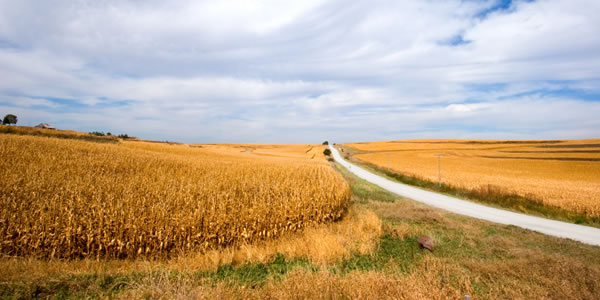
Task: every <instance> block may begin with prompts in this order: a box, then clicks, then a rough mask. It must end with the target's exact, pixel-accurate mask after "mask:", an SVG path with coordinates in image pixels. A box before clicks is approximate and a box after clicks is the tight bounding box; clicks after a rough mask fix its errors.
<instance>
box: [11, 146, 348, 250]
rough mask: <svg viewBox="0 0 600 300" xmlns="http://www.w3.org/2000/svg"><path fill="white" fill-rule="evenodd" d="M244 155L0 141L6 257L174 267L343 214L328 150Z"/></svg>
mask: <svg viewBox="0 0 600 300" xmlns="http://www.w3.org/2000/svg"><path fill="white" fill-rule="evenodd" d="M246 148H247V147H246V146H244V147H241V148H240V147H239V145H195V146H188V145H170V144H164V143H162V144H161V143H147V142H139V141H136V142H128V141H124V142H122V143H120V144H99V143H90V142H84V141H78V140H64V139H54V138H46V137H34V136H20V135H4V134H1V135H0V157H2V160H1V161H0V172H1V173H2V174H3V175H2V180H1V181H0V253H2V254H4V255H10V256H14V255H17V256H34V257H62V258H78V257H107V258H125V257H127V258H132V257H139V256H143V257H167V256H171V255H175V254H178V253H181V252H185V251H189V250H195V251H205V250H209V249H218V248H222V247H226V246H235V245H240V244H243V243H247V242H252V241H257V240H265V239H270V238H273V237H278V236H280V235H282V234H283V233H284V232H294V231H299V230H301V229H303V228H305V227H307V226H308V225H311V224H318V223H325V222H330V221H333V220H337V219H339V218H340V217H341V216H342V215H343V214H344V213H345V212H346V210H347V207H348V205H349V199H350V190H349V187H348V184H347V183H346V182H345V181H344V180H343V178H342V177H341V176H340V175H339V174H338V173H337V172H335V171H334V170H333V169H332V168H331V167H330V165H329V164H328V163H327V162H326V161H325V160H324V159H322V157H321V156H319V153H320V152H322V147H321V146H310V145H308V146H307V145H299V146H296V145H291V146H289V147H288V146H269V145H260V146H257V147H256V149H255V150H254V151H248V150H246ZM255 151H256V153H254V152H255ZM321 155H322V154H321Z"/></svg>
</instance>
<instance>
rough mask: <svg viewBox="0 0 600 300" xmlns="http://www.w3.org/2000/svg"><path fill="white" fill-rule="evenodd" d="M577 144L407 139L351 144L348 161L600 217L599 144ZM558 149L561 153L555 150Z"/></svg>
mask: <svg viewBox="0 0 600 300" xmlns="http://www.w3.org/2000/svg"><path fill="white" fill-rule="evenodd" d="M598 141H599V140H577V141H469V140H407V141H391V142H373V143H354V144H345V146H348V147H351V148H354V149H356V150H358V151H359V153H357V154H355V155H354V158H356V159H359V160H362V161H365V162H368V163H372V164H375V165H377V166H380V167H383V168H387V169H390V170H392V171H394V172H399V173H402V174H405V175H408V176H414V177H419V178H422V179H424V180H428V181H433V182H437V181H438V156H437V155H438V154H440V155H441V174H442V182H443V183H445V184H448V185H451V186H456V187H458V188H464V189H468V190H479V189H484V188H485V187H489V186H492V187H494V188H495V189H498V190H503V191H505V193H516V194H518V195H521V196H523V197H527V198H530V199H533V200H538V201H542V202H543V203H545V204H547V205H551V206H555V207H559V208H562V209H566V210H568V211H572V212H576V213H581V214H584V215H587V216H590V217H594V218H598V217H600V143H598ZM561 149H562V150H561Z"/></svg>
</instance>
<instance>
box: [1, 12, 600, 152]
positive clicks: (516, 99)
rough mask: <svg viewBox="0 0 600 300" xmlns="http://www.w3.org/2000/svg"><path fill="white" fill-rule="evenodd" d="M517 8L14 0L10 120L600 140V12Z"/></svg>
mask: <svg viewBox="0 0 600 300" xmlns="http://www.w3.org/2000/svg"><path fill="white" fill-rule="evenodd" d="M502 3H504V4H506V1H502ZM502 3H500V1H495V0H485V1H476V0H473V1H459V0H450V1H441V0H428V1H353V2H348V1H340V0H331V1H325V0H323V1H319V0H315V1H299V2H297V3H291V2H281V1H267V0H264V1H258V0H257V1H239V0H236V1H233V0H231V1H216V2H215V1H191V0H189V1H176V2H164V1H135V0H130V1H77V2H73V1H45V2H39V1H32V0H23V1H7V0H0V78H2V80H1V81H0V113H3V112H5V111H6V112H7V113H8V112H16V113H18V114H19V119H20V122H21V123H23V124H27V123H39V122H53V125H56V126H57V127H59V128H60V127H63V128H72V129H78V130H84V131H91V130H104V131H112V132H127V133H129V134H131V135H139V136H143V137H146V138H156V139H170V140H179V141H183V142H198V143H201V142H264V143H278V142H280V143H308V142H315V141H316V142H318V141H320V140H323V139H328V140H337V141H340V142H344V141H359V140H377V139H379V140H380V139H401V138H419V137H439V138H453V137H462V138H468V137H473V138H494V137H495V138H586V137H597V136H596V135H597V133H596V131H597V129H598V128H600V124H599V123H598V122H597V121H595V120H596V118H595V115H594V114H596V115H597V113H598V112H599V111H598V110H599V106H600V88H599V86H600V85H599V84H598V83H599V82H600V51H599V50H600V21H599V20H600V19H598V18H597V17H596V16H595V12H596V11H598V10H600V4H598V3H597V1H591V0H590V1H584V0H576V1H566V0H544V1H541V0H540V1H512V2H510V3H508V5H501V4H502Z"/></svg>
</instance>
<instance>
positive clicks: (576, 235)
mask: <svg viewBox="0 0 600 300" xmlns="http://www.w3.org/2000/svg"><path fill="white" fill-rule="evenodd" d="M329 148H330V149H331V152H332V155H333V157H334V158H335V160H336V161H337V162H338V163H340V164H341V165H343V166H344V167H346V168H347V169H348V170H350V171H351V172H352V173H354V174H355V175H356V176H358V177H360V178H362V179H364V180H367V181H369V182H371V183H373V184H376V185H378V186H380V187H382V188H384V189H386V190H388V191H390V192H393V193H396V194H398V195H400V196H404V197H407V198H410V199H414V200H416V201H419V202H422V203H425V204H427V205H431V206H434V207H437V208H441V209H444V210H447V211H450V212H453V213H457V214H461V215H465V216H469V217H473V218H477V219H482V220H486V221H491V222H495V223H500V224H506V225H514V226H518V227H521V228H526V229H530V230H534V231H537V232H541V233H544V234H547V235H552V236H556V237H561V238H568V239H572V240H576V241H580V242H583V243H586V244H590V245H597V246H600V229H598V228H593V227H588V226H582V225H577V224H571V223H565V222H560V221H555V220H549V219H545V218H540V217H534V216H529V215H525V214H520V213H515V212H511V211H506V210H502V209H497V208H492V207H488V206H485V205H481V204H476V203H473V202H469V201H465V200H461V199H458V198H454V197H449V196H445V195H441V194H438V193H434V192H429V191H425V190H422V189H419V188H416V187H413V186H409V185H406V184H401V183H397V182H393V181H390V180H388V179H385V178H383V177H381V176H378V175H375V174H373V173H371V172H369V171H367V170H365V169H362V168H360V167H358V166H356V165H354V164H352V163H350V162H347V161H346V160H344V159H342V157H341V156H340V153H339V152H338V151H337V149H335V148H334V147H333V146H331V145H330V146H329Z"/></svg>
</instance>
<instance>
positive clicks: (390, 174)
mask: <svg viewBox="0 0 600 300" xmlns="http://www.w3.org/2000/svg"><path fill="white" fill-rule="evenodd" d="M337 147H338V149H339V148H340V147H341V148H342V149H344V152H343V153H345V154H346V155H345V158H346V159H347V160H351V161H352V162H353V163H355V164H357V165H359V166H361V167H363V168H365V169H368V170H369V171H371V172H373V173H375V174H378V175H380V176H383V177H386V178H388V179H390V180H393V181H396V182H400V183H404V184H408V185H412V186H416V187H419V188H423V189H426V190H429V191H433V192H438V193H442V194H446V195H450V196H453V197H458V198H461V199H465V200H470V201H474V202H478V203H482V204H488V205H489V204H491V205H493V206H496V207H499V208H506V209H510V210H513V211H516V212H522V213H526V214H531V215H536V216H541V217H546V218H550V219H555V220H560V221H565V222H570V223H575V224H582V225H588V226H593V227H597V228H600V218H596V217H590V216H588V215H586V214H582V213H576V212H572V211H568V210H565V209H563V208H560V207H557V206H551V205H547V204H544V203H543V202H542V201H541V200H539V199H534V198H530V197H523V196H521V195H518V194H516V193H512V192H509V191H508V190H506V189H503V188H501V187H498V186H494V185H487V186H482V187H480V188H477V189H464V188H459V187H455V186H452V185H448V184H444V183H442V184H439V183H437V182H432V181H429V180H425V179H423V178H419V177H415V176H407V175H404V174H402V173H399V172H395V171H392V170H390V169H387V168H382V167H379V166H377V165H374V164H371V163H368V162H364V161H362V160H359V159H355V158H353V155H355V154H359V153H360V152H359V151H358V150H356V149H353V148H350V147H348V146H340V145H338V146H337Z"/></svg>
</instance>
